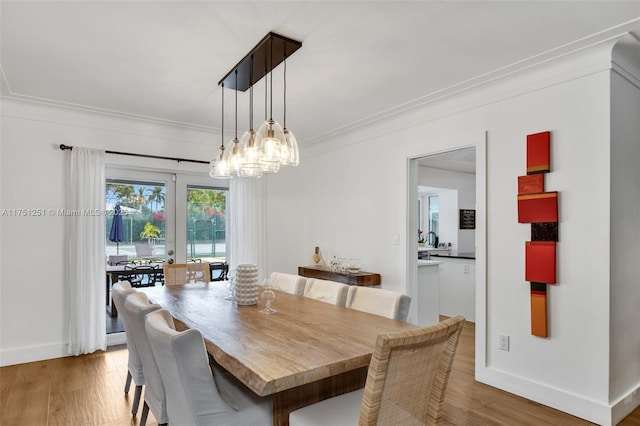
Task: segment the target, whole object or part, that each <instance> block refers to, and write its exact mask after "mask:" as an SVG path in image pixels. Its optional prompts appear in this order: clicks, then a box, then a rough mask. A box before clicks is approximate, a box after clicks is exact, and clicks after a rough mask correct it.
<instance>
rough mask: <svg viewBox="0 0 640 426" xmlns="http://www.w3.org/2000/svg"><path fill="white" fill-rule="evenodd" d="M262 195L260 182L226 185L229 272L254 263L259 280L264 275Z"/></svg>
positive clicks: (248, 180) (244, 180)
mask: <svg viewBox="0 0 640 426" xmlns="http://www.w3.org/2000/svg"><path fill="white" fill-rule="evenodd" d="M264 194H265V181H264V179H257V178H236V177H234V178H232V179H231V182H230V183H229V203H228V206H227V207H228V210H229V212H228V213H229V238H228V239H227V243H228V244H229V256H228V263H229V269H230V270H231V269H235V267H236V266H238V265H241V264H243V263H254V264H256V265H258V274H259V277H260V279H263V278H266V277H267V276H268V271H267V270H266V267H267V241H266V240H267V238H266V228H265V226H266V225H265V223H266V207H265V204H266V202H265V195H264Z"/></svg>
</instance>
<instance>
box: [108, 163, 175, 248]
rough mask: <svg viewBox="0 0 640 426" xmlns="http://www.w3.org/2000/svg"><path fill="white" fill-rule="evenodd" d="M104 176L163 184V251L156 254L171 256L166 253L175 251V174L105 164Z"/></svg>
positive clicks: (109, 178)
mask: <svg viewBox="0 0 640 426" xmlns="http://www.w3.org/2000/svg"><path fill="white" fill-rule="evenodd" d="M106 177H107V180H111V179H117V180H125V181H130V182H141V183H158V184H162V185H164V188H165V200H164V211H165V215H164V217H165V231H164V233H165V235H164V239H165V244H164V247H165V252H164V253H157V254H158V257H162V258H165V259H169V258H170V257H171V256H168V255H167V253H169V252H170V251H173V252H174V253H175V250H176V245H175V240H176V217H175V214H174V212H175V211H176V205H175V203H176V185H175V174H173V173H167V172H161V171H146V170H134V169H127V168H116V167H110V166H107V169H106Z"/></svg>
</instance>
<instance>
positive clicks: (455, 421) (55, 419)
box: [0, 323, 640, 426]
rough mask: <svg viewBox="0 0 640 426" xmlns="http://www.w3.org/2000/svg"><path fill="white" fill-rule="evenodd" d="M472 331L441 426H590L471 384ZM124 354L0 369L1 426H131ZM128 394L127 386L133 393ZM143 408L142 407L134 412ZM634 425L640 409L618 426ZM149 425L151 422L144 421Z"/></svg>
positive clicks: (465, 337) (469, 328)
mask: <svg viewBox="0 0 640 426" xmlns="http://www.w3.org/2000/svg"><path fill="white" fill-rule="evenodd" d="M474 339H475V327H474V325H473V324H471V323H467V324H466V325H465V328H464V331H463V334H462V341H461V342H460V346H459V347H458V353H457V354H456V359H455V362H454V365H453V372H452V373H451V378H450V380H449V387H448V389H447V396H446V400H445V408H444V419H443V424H444V425H473V426H480V425H505V426H507V425H508V426H514V425H535V426H540V425H562V426H565V425H590V424H592V423H589V422H587V421H584V420H582V419H579V418H577V417H573V416H570V415H568V414H565V413H562V412H560V411H557V410H554V409H552V408H549V407H546V406H544V405H540V404H537V403H535V402H532V401H529V400H526V399H524V398H520V397H518V396H515V395H512V394H510V393H507V392H503V391H501V390H498V389H496V388H493V387H491V386H487V385H484V384H481V383H478V382H476V381H474V379H473V377H474ZM126 373H127V350H126V348H125V347H124V346H120V347H115V348H111V349H109V350H108V351H107V352H98V353H95V354H91V355H84V356H79V357H68V358H59V359H54V360H48V361H40V362H33V363H28V364H20V365H14V366H9V367H2V368H0V425H2V426H14V425H16V426H17V425H20V426H41V425H42V426H45V425H46V426H58V425H60V426H63V425H64V426H69V425H73V426H94V425H95V426H132V425H137V424H138V421H139V418H140V413H141V411H142V408H140V409H139V413H138V417H136V418H133V417H132V416H131V413H130V411H131V403H132V401H133V389H132V390H131V391H130V392H129V395H128V396H127V395H125V394H124V392H123V390H124V380H125V377H126ZM132 388H133V386H132ZM140 405H141V406H142V404H140ZM620 424H621V425H623V426H633V425H640V408H638V409H636V410H635V411H634V412H633V413H632V414H631V415H629V416H628V417H627V418H626V419H624V420H623V421H622V423H620ZM147 425H149V426H156V425H157V422H156V420H155V419H154V418H153V416H152V415H151V413H150V414H149V419H148V421H147Z"/></svg>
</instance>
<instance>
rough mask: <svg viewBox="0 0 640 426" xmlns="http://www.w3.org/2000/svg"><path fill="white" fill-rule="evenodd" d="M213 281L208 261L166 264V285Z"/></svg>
mask: <svg viewBox="0 0 640 426" xmlns="http://www.w3.org/2000/svg"><path fill="white" fill-rule="evenodd" d="M209 281H211V278H210V271H209V264H208V263H174V264H168V263H167V264H165V265H164V283H165V285H183V284H186V283H189V282H203V283H208V282H209Z"/></svg>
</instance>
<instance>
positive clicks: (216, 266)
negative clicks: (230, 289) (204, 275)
mask: <svg viewBox="0 0 640 426" xmlns="http://www.w3.org/2000/svg"><path fill="white" fill-rule="evenodd" d="M228 273H229V264H228V263H226V262H211V263H209V274H210V275H211V281H224V280H226V279H227V274H228Z"/></svg>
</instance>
